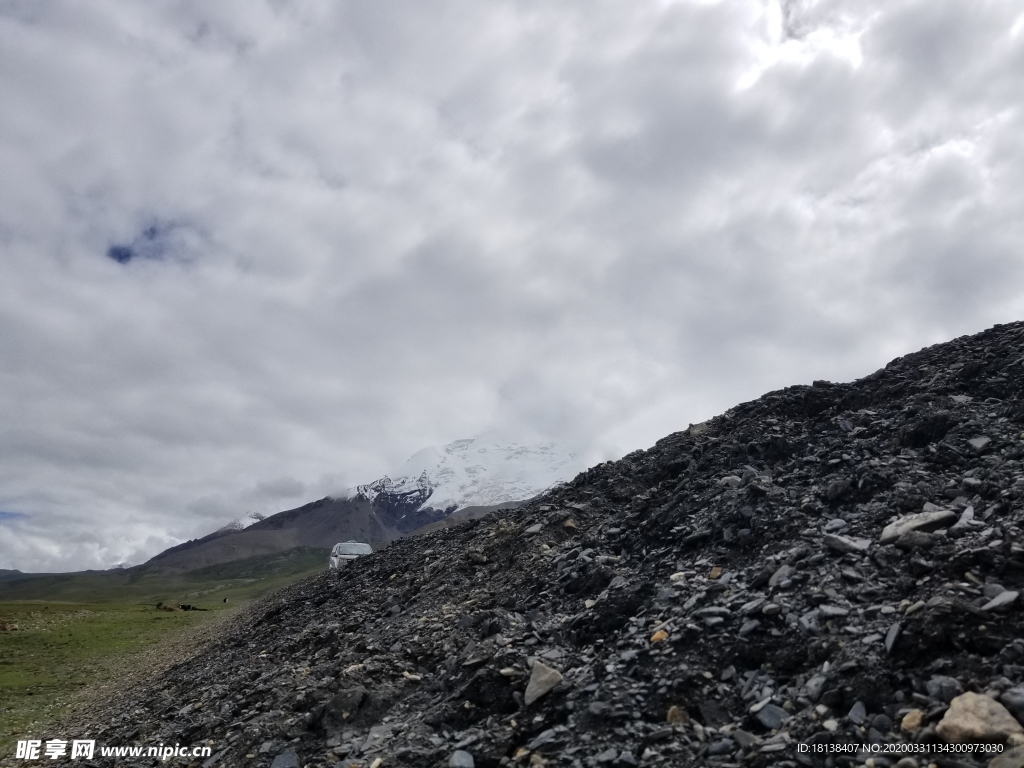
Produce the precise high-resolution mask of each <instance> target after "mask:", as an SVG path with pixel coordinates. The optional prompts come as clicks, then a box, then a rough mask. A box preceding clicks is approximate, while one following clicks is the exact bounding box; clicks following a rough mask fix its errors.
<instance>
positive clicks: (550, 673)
mask: <svg viewBox="0 0 1024 768" xmlns="http://www.w3.org/2000/svg"><path fill="white" fill-rule="evenodd" d="M560 682H562V673H561V672H559V671H558V670H557V669H552V668H551V667H549V666H548V665H546V664H543V663H541V662H539V661H535V662H534V663H533V670H532V671H531V672H530V682H529V683H527V684H526V694H525V699H524V700H525V701H526V706H530V705H531V704H533V702H535V701H536V700H537V699H539V698H540V697H541V696H544V695H546V694H547V693H548V692H549V691H551V689H552V688H554V687H555V686H556V685H558V684H559V683H560Z"/></svg>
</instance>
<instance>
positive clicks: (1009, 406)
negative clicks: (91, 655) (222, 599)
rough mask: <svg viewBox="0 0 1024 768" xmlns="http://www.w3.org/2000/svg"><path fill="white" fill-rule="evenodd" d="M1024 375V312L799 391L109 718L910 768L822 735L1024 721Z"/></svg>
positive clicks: (340, 736)
mask: <svg viewBox="0 0 1024 768" xmlns="http://www.w3.org/2000/svg"><path fill="white" fill-rule="evenodd" d="M1022 363H1024V324H1021V323H1013V324H1009V325H1002V326H996V327H994V328H992V329H989V330H988V331H985V332H984V333H981V334H978V335H976V336H972V337H964V338H960V339H956V340H954V341H952V342H949V343H946V344H940V345H937V346H934V347H930V348H927V349H924V350H922V351H920V352H918V353H915V354H912V355H907V356H906V357H903V358H900V359H897V360H894V361H893V362H891V363H890V364H889V365H887V366H886V367H885V368H884V369H882V370H879V371H877V372H875V373H873V374H871V375H870V376H867V377H865V378H863V379H860V380H858V381H855V382H852V383H846V384H833V383H830V382H823V381H818V382H814V383H813V385H811V386H794V387H788V388H786V389H783V390H779V391H776V392H770V393H768V394H766V395H764V396H763V397H761V398H760V399H758V400H755V401H752V402H748V403H743V404H741V405H738V406H736V407H735V408H733V409H731V410H730V411H728V412H726V413H725V414H723V415H721V416H718V417H716V418H714V419H712V420H710V421H709V422H707V423H705V424H701V425H697V426H691V427H690V428H689V429H687V430H684V431H682V432H676V433H674V434H671V435H669V436H668V437H666V438H664V439H663V440H660V441H659V442H658V443H657V444H656V445H655V446H654V447H653V448H651V449H650V450H647V451H637V452H635V453H632V454H630V455H628V456H626V457H624V458H623V459H621V460H620V461H617V462H608V463H604V464H600V465H598V466H596V467H593V468H591V469H590V470H588V471H587V472H585V473H582V474H581V475H579V476H578V477H577V478H576V479H574V480H573V481H572V482H570V483H568V484H566V485H564V486H561V487H558V488H555V489H553V490H551V491H550V492H548V493H547V494H545V495H544V496H542V497H540V498H538V499H536V500H534V501H532V502H530V503H529V504H527V505H525V506H523V507H520V508H518V509H516V510H508V511H501V512H497V513H494V514H492V515H491V516H489V517H486V518H483V519H481V520H474V521H470V522H468V523H465V524H463V525H461V526H458V527H455V528H451V529H444V530H439V531H434V532H431V533H428V534H424V535H422V536H416V537H411V538H407V539H403V540H400V541H398V542H395V543H393V544H392V545H390V546H389V547H387V548H386V549H384V550H382V551H380V552H378V553H376V554H374V555H372V556H368V557H366V558H364V559H362V560H360V561H359V564H358V567H349V568H347V569H343V570H341V571H340V572H336V573H323V574H320V575H318V576H315V577H313V578H311V579H308V580H306V581H304V582H302V583H299V584H296V585H294V586H292V587H290V588H288V589H286V590H284V591H282V592H280V593H278V594H277V595H275V596H273V597H272V598H270V599H268V600H267V601H265V602H263V603H261V604H259V605H258V606H256V607H254V608H253V609H251V610H249V611H248V612H247V613H246V614H244V615H242V616H240V617H239V618H238V619H237V620H236V621H235V622H234V624H233V625H232V626H231V627H229V628H227V629H225V631H224V633H223V635H222V636H221V637H220V638H219V639H217V640H216V641H214V642H213V643H211V644H210V645H208V646H207V647H206V648H205V649H203V650H202V651H201V652H200V653H198V654H196V655H195V656H194V657H192V658H191V659H189V660H187V661H185V662H183V663H181V664H179V665H177V666H176V667H174V668H173V669H171V670H170V671H169V672H167V673H165V674H164V675H162V676H161V677H160V678H159V679H155V680H152V681H149V682H147V683H145V684H138V685H135V686H134V687H132V688H130V689H129V690H126V691H125V693H124V696H123V698H122V701H120V702H119V703H118V706H117V707H116V708H115V709H114V710H112V711H105V712H104V714H103V717H102V719H100V718H97V720H96V722H95V724H94V726H93V730H92V733H93V734H94V735H95V737H96V738H97V740H98V741H99V742H100V743H104V744H114V743H118V742H124V743H133V744H151V743H159V742H164V743H175V742H179V743H200V742H204V741H209V742H210V744H211V745H212V746H213V748H214V751H215V752H222V753H223V756H222V757H221V759H220V762H219V763H218V764H219V765H243V764H244V765H250V766H258V767H259V768H267V767H268V766H271V765H273V764H274V761H275V760H280V759H282V756H284V755H288V754H290V753H295V754H296V755H297V756H298V759H299V761H300V763H301V765H303V766H329V765H339V766H349V765H360V766H366V767H369V766H371V765H373V764H374V762H375V761H376V760H377V759H378V758H379V759H380V760H381V762H380V763H379V764H378V765H380V766H387V767H390V766H411V767H413V768H415V767H417V766H423V767H424V768H428V767H429V768H444V766H446V765H454V764H456V763H458V764H460V765H462V764H465V765H469V764H470V762H469V760H468V758H471V759H472V764H473V765H475V766H477V767H478V768H495V767H496V766H513V765H515V766H527V765H542V764H550V765H553V766H569V767H571V768H593V767H596V766H613V767H617V766H633V765H641V766H647V765H664V766H681V765H719V766H723V768H726V767H728V766H739V765H742V766H756V767H759V766H798V765H807V766H810V765H821V764H824V765H828V766H847V765H849V766H854V765H864V764H866V761H867V760H868V759H869V758H871V759H873V760H874V762H873V765H875V766H882V765H894V764H896V761H895V759H894V760H892V761H885V760H884V759H882V758H879V757H878V756H877V755H872V754H870V753H867V752H865V753H863V754H856V753H848V754H844V755H841V756H838V757H829V758H828V760H827V761H823V760H817V759H816V758H814V757H813V756H812V755H809V754H807V753H805V752H800V751H798V750H797V748H796V747H797V745H798V744H801V743H805V744H816V743H826V742H856V743H870V742H872V741H874V742H882V741H884V742H887V743H891V742H915V741H917V742H922V743H934V742H939V741H941V737H940V736H939V734H938V733H937V730H936V729H937V728H938V731H939V732H940V733H945V734H947V736H948V737H949V738H957V736H956V734H962V733H969V732H972V731H970V728H967V727H966V726H964V725H963V724H962V723H961V722H960V721H957V720H955V718H954V716H953V715H955V716H956V717H960V718H961V720H963V719H964V718H965V717H967V716H968V715H970V716H971V717H975V718H978V717H985V716H988V715H987V714H986V713H990V712H991V713H995V714H994V715H992V717H995V716H996V715H998V717H999V718H1001V720H999V722H996V723H994V724H989V725H986V724H984V723H982V725H980V726H978V728H981V727H983V726H984V727H989V731H985V732H986V733H988V732H991V733H995V734H1003V735H1004V736H1005V738H1007V739H1010V738H1011V737H1012V738H1017V736H1016V735H1015V734H1016V733H1017V731H1016V730H1015V729H1014V728H1013V727H1012V723H1010V722H1009V721H1006V718H1007V717H1009V718H1010V719H1011V720H1013V718H1012V716H1011V715H1012V713H1018V714H1019V713H1021V712H1022V711H1024V693H1021V691H1024V639H1022V638H1024V622H1022V620H1021V613H1020V604H1019V601H1017V599H1016V598H1017V594H1018V592H1019V590H1020V588H1021V587H1022V586H1024V539H1022V535H1021V531H1022V529H1024V509H1022V498H1024V465H1022V462H1021V458H1022V456H1024V445H1022V430H1024V400H1022V397H1021V396H1022V393H1024V368H1022ZM968 510H970V514H968V512H967V511H968ZM996 586H998V589H997V588H996ZM394 608H398V610H397V611H396V610H394ZM979 695H980V696H982V697H987V698H986V699H985V701H986V702H995V703H996V705H995V706H988V705H985V706H981V704H984V703H985V702H981V704H979V701H980V700H979V699H977V698H964V697H968V696H970V697H977V696H979ZM999 701H1003V702H1005V708H1004V706H1003V705H999V704H998V702H999ZM186 705H192V706H191V707H188V706H186ZM949 712H953V715H950V716H949V717H948V718H947V713H949ZM978 713H980V714H978ZM972 722H973V721H972ZM1014 722H1015V721H1014ZM943 723H945V724H944V725H942V724H943ZM940 726H941V727H940ZM971 727H974V726H971ZM77 733H79V734H80V730H79V731H77ZM77 737H78V738H80V737H81V736H80V735H78V736H77ZM1000 738H1002V736H1000ZM462 754H465V755H467V756H468V758H464V757H461V755H462ZM456 755H460V756H459V757H456ZM991 757H992V755H986V754H983V753H980V752H973V753H967V752H958V753H956V754H955V763H954V762H950V757H949V755H943V754H939V755H935V756H929V755H927V754H917V755H915V757H914V760H915V761H917V763H919V764H920V765H927V764H929V762H930V761H932V762H935V763H936V764H937V765H954V764H955V765H957V766H964V767H967V766H982V765H987V763H988V760H989V759H990V758H991ZM943 760H945V761H946V762H942V761H943ZM453 761H454V762H453ZM459 761H462V762H459ZM78 764H80V763H78ZM138 764H139V765H145V764H146V762H145V760H143V761H141V762H139V763H138ZM152 764H154V765H155V764H156V761H152ZM900 764H901V765H906V764H908V763H903V762H901V763H900Z"/></svg>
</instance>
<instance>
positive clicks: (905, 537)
mask: <svg viewBox="0 0 1024 768" xmlns="http://www.w3.org/2000/svg"><path fill="white" fill-rule="evenodd" d="M935 542H936V537H935V536H934V535H933V534H930V533H925V532H924V531H907V532H906V533H904V534H902V535H901V536H900V537H899V538H898V539H896V541H895V542H893V544H894V546H895V547H896V548H897V549H902V550H903V551H904V552H911V551H913V550H915V549H931V548H932V547H934V546H935Z"/></svg>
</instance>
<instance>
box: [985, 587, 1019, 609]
mask: <svg viewBox="0 0 1024 768" xmlns="http://www.w3.org/2000/svg"><path fill="white" fill-rule="evenodd" d="M1018 594H1020V593H1019V592H1016V591H1014V590H1012V589H1007V590H1005V591H1004V592H1000V593H999V594H998V595H996V596H995V597H993V598H992V599H991V600H989V601H988V602H987V603H985V604H984V605H983V606H981V610H983V611H1000V610H1005V609H1006V608H1009V607H1010V606H1011V605H1013V604H1014V603H1015V602H1017V595H1018Z"/></svg>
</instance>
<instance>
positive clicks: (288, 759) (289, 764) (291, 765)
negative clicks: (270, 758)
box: [270, 752, 299, 768]
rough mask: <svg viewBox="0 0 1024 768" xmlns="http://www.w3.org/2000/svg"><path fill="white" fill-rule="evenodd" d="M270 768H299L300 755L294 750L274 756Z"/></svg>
mask: <svg viewBox="0 0 1024 768" xmlns="http://www.w3.org/2000/svg"><path fill="white" fill-rule="evenodd" d="M270 768H299V756H298V755H297V754H296V753H294V752H282V753H281V754H279V755H278V756H277V757H275V758H274V762H272V763H271V764H270Z"/></svg>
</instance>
